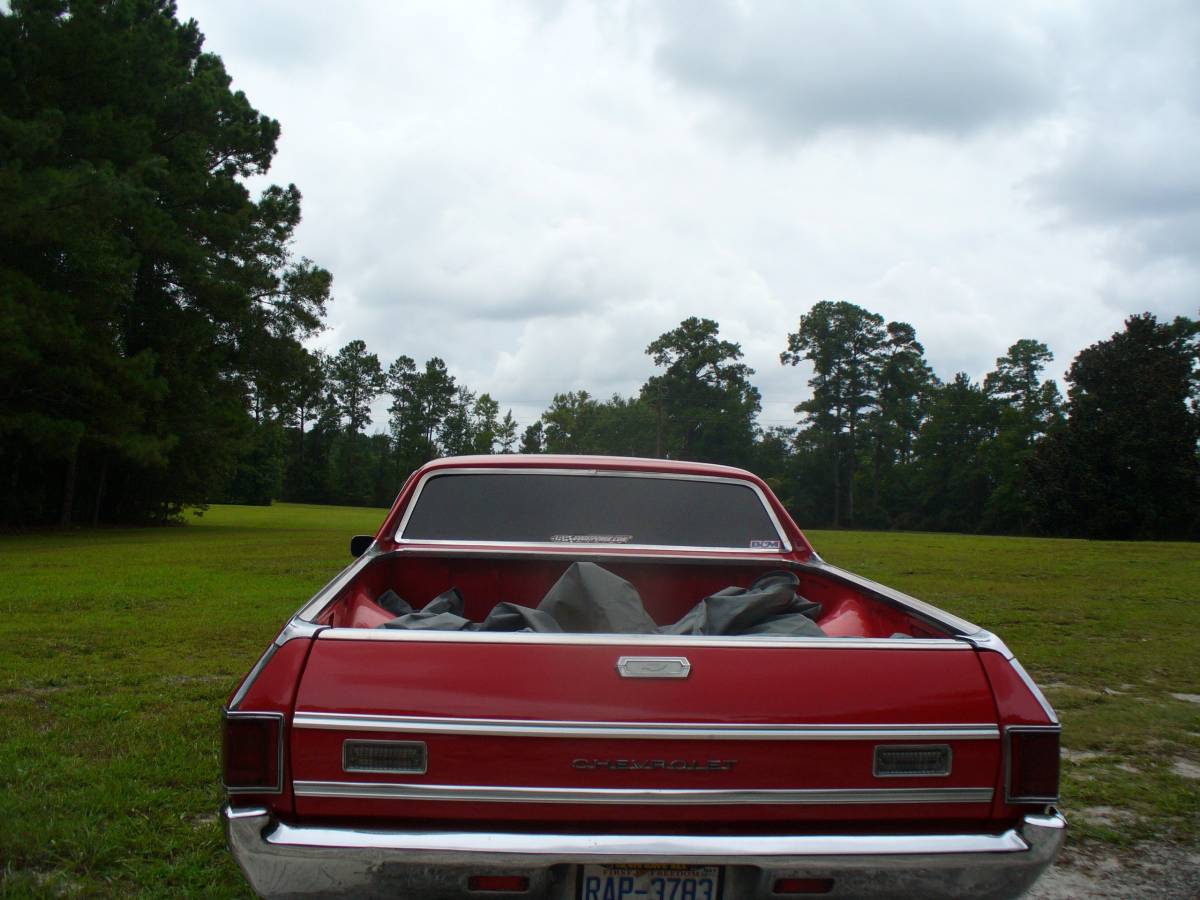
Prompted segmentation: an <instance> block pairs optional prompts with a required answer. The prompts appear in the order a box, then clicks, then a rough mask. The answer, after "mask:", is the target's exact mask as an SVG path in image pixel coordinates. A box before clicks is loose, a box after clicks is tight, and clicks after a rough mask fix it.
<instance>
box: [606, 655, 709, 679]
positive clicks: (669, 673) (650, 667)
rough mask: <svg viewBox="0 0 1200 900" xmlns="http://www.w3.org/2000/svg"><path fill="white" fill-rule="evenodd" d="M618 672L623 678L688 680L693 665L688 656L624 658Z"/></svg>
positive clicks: (621, 658)
mask: <svg viewBox="0 0 1200 900" xmlns="http://www.w3.org/2000/svg"><path fill="white" fill-rule="evenodd" d="M617 671H618V672H619V673H620V674H621V677H622V678H687V677H688V676H689V675H691V674H692V664H691V663H690V662H689V661H688V659H687V657H686V656H622V657H620V658H619V659H618V660H617Z"/></svg>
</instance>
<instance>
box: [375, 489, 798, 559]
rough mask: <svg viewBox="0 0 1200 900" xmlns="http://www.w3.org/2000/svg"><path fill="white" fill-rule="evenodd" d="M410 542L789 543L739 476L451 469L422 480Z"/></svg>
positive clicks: (734, 546)
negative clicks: (708, 478) (707, 477)
mask: <svg viewBox="0 0 1200 900" xmlns="http://www.w3.org/2000/svg"><path fill="white" fill-rule="evenodd" d="M399 537H400V538H401V539H402V540H406V541H454V542H459V541H461V542H472V543H473V542H485V543H496V542H500V543H519V544H549V545H559V546H561V545H589V546H609V545H623V546H633V547H703V548H714V549H723V550H781V549H785V544H784V541H783V538H782V535H781V534H780V532H779V529H778V528H777V527H776V525H775V521H774V519H773V517H772V516H771V515H770V513H769V512H768V511H767V507H766V506H765V504H764V502H763V498H762V497H761V495H760V494H759V493H758V492H757V491H756V490H755V489H754V488H752V487H751V486H750V485H748V484H745V483H743V482H735V481H701V480H696V479H688V478H662V477H654V476H648V477H634V476H629V475H608V474H598V473H590V472H589V473H587V474H550V473H537V472H529V473H503V474H502V473H495V472H489V473H461V472H455V473H446V474H440V475H434V476H432V477H431V478H429V479H428V480H427V481H426V482H425V483H424V485H423V486H422V487H421V489H420V492H419V494H418V496H417V498H416V504H415V506H414V507H413V508H412V511H411V513H409V514H408V516H406V518H405V521H404V522H403V523H402V525H401V529H400V535H399Z"/></svg>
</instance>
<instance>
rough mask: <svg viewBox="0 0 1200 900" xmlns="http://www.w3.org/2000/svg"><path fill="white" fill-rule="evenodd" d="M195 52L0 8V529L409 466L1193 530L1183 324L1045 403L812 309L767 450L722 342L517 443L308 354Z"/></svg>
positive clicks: (808, 521)
mask: <svg viewBox="0 0 1200 900" xmlns="http://www.w3.org/2000/svg"><path fill="white" fill-rule="evenodd" d="M202 45H203V36H202V35H201V33H200V31H199V29H198V27H197V25H196V23H195V22H194V21H188V22H180V21H178V19H177V18H176V17H175V8H174V5H173V3H172V2H170V0H108V2H105V3H95V2H88V0H13V2H12V3H11V4H10V5H9V8H8V10H7V11H5V10H3V9H0V471H3V474H4V478H5V479H6V485H5V488H6V489H5V490H4V491H3V492H0V525H6V526H25V525H40V524H48V523H60V524H72V523H92V524H100V523H107V522H135V521H157V522H162V521H170V520H175V519H178V518H179V517H180V516H181V514H182V513H183V511H184V510H186V509H189V508H203V506H204V505H205V504H207V503H210V502H217V501H232V502H240V503H269V502H271V501H272V500H274V499H285V500H295V501H304V502H319V503H349V504H372V505H386V504H388V503H390V501H391V500H392V498H393V497H394V495H395V493H396V491H397V490H398V488H399V486H400V485H401V484H402V483H403V481H404V479H405V478H406V477H407V475H408V474H409V473H410V472H411V471H412V470H413V469H414V468H415V467H417V466H418V465H420V464H421V463H423V462H424V461H426V460H428V459H432V458H435V457H438V456H443V455H458V454H465V453H508V452H514V451H517V452H525V453H604V454H618V455H634V456H657V457H669V458H673V459H690V460H698V461H710V462H720V463H726V464H730V465H735V466H741V467H744V468H749V469H751V470H753V471H755V472H758V473H759V474H761V475H763V476H764V477H765V478H767V479H768V481H769V482H770V483H771V485H772V486H773V488H774V490H775V491H776V492H777V493H778V494H779V496H780V497H781V498H782V499H783V501H784V502H785V503H786V504H787V505H788V507H789V508H790V509H791V510H792V511H793V512H794V514H795V515H796V518H797V519H798V521H800V522H801V524H803V525H805V526H812V527H815V526H823V525H829V526H833V527H868V528H909V529H912V528H917V529H937V530H956V531H987V532H1000V533H1036V534H1062V535H1081V536H1089V537H1133V538H1140V537H1192V538H1194V537H1196V536H1197V529H1198V524H1197V522H1198V518H1200V516H1198V509H1200V488H1198V485H1200V463H1198V460H1197V443H1198V439H1200V424H1198V423H1200V418H1198V414H1197V386H1198V383H1197V371H1198V365H1197V353H1198V350H1197V347H1198V340H1200V338H1198V326H1197V323H1196V322H1195V321H1193V320H1191V319H1188V318H1182V317H1181V318H1177V319H1175V320H1174V321H1171V322H1160V321H1158V320H1157V319H1156V318H1155V317H1154V316H1152V315H1149V314H1142V315H1135V316H1132V317H1130V318H1129V319H1128V320H1127V321H1126V323H1125V328H1124V330H1123V331H1121V332H1119V333H1117V334H1115V335H1113V336H1112V337H1111V338H1110V339H1108V340H1106V341H1101V342H1099V343H1097V344H1095V345H1093V346H1091V347H1089V348H1087V349H1085V350H1084V351H1082V352H1081V353H1080V354H1079V356H1078V357H1077V358H1076V359H1075V360H1074V362H1073V364H1072V366H1071V367H1070V370H1069V372H1068V375H1067V392H1066V396H1065V398H1064V397H1063V396H1062V395H1061V394H1060V392H1059V390H1058V388H1057V386H1056V385H1055V384H1054V382H1053V381H1052V380H1050V379H1047V378H1045V377H1044V376H1045V370H1046V367H1047V365H1048V364H1049V363H1050V362H1051V361H1052V356H1051V354H1050V351H1049V350H1048V348H1047V347H1046V345H1045V344H1043V343H1041V342H1039V341H1037V340H1034V339H1030V338H1025V339H1022V340H1019V341H1017V342H1016V343H1014V344H1013V345H1012V347H1010V348H1009V350H1008V352H1007V353H1006V354H1005V355H1004V356H1002V357H1001V358H999V359H998V360H997V361H996V366H995V368H994V369H993V370H992V371H991V372H989V373H988V374H987V375H986V376H985V377H984V378H983V379H982V381H980V382H975V381H972V379H971V378H969V377H968V376H967V375H965V374H962V373H959V374H957V375H955V376H954V377H953V378H951V379H949V380H946V381H943V380H942V379H941V378H939V377H938V376H937V375H936V374H935V373H934V372H933V370H932V368H931V366H930V365H929V363H928V361H927V360H926V358H925V351H924V348H923V347H922V345H921V344H920V342H919V341H918V338H917V334H916V331H915V329H914V328H913V327H912V326H911V325H909V324H906V323H903V322H886V321H885V320H884V319H883V318H882V317H881V316H879V315H878V314H876V313H873V312H870V311H869V310H866V309H864V308H862V307H860V306H857V305H855V304H852V303H848V302H844V301H838V302H833V301H823V302H819V303H816V304H815V305H813V306H812V308H811V309H809V310H808V311H807V312H805V313H804V314H803V315H802V316H800V318H799V321H798V324H797V328H796V330H795V331H794V332H792V333H790V334H787V335H784V336H781V341H780V347H781V352H780V363H781V365H784V366H799V365H803V366H804V367H805V368H806V370H807V369H811V372H812V374H811V377H810V378H809V379H808V382H807V385H801V384H799V383H797V389H796V394H797V395H798V396H800V395H805V396H808V399H805V400H803V401H802V402H800V403H799V404H798V405H797V406H796V415H797V418H796V424H795V425H794V426H793V427H773V428H765V429H764V428H762V427H761V426H760V424H759V418H758V417H759V413H760V412H761V397H760V394H759V391H758V389H757V388H756V387H755V386H754V384H753V382H752V380H751V379H752V377H753V376H754V374H755V373H754V371H753V370H752V369H751V368H749V367H748V366H747V365H746V364H745V362H744V361H743V356H742V351H741V348H740V347H739V346H738V345H737V344H736V343H733V342H730V341H727V340H724V339H722V338H721V336H720V334H719V327H718V325H717V323H716V322H714V321H712V320H709V319H702V318H696V317H692V318H688V319H685V320H684V321H683V322H681V323H680V324H679V325H678V327H676V328H674V329H672V330H670V331H668V332H666V333H664V334H662V335H661V336H659V337H658V338H657V339H656V340H654V341H653V342H651V343H650V345H649V346H648V347H647V348H646V353H647V355H648V356H649V357H650V358H651V360H652V361H653V364H654V367H655V368H654V374H652V375H651V376H650V377H649V378H648V379H647V380H646V381H645V383H644V384H642V385H641V387H640V388H639V390H638V391H637V392H636V393H635V394H634V395H632V396H628V397H625V396H620V395H614V396H611V397H608V398H599V397H596V396H593V395H592V394H590V393H589V392H588V391H586V390H570V391H565V392H562V393H558V394H555V395H554V398H553V401H552V402H551V404H550V405H549V407H548V408H547V409H546V410H545V411H544V412H543V414H542V415H541V416H540V417H539V419H538V420H537V421H536V422H535V423H533V424H532V425H530V426H528V427H526V428H524V429H519V428H518V425H517V423H516V420H515V419H514V418H513V415H512V411H511V410H508V411H507V412H506V413H505V414H504V415H503V416H501V414H500V409H501V406H500V403H499V402H498V401H497V399H495V398H494V397H492V396H491V395H490V394H489V393H487V392H477V391H476V390H473V389H472V388H470V387H469V386H467V385H465V384H462V383H461V382H459V381H458V380H457V379H456V378H455V377H454V376H453V375H452V374H451V373H450V372H449V370H448V367H447V365H446V363H445V361H443V360H441V359H439V358H436V357H434V358H431V359H428V360H426V361H425V362H424V363H418V362H417V360H416V359H415V358H412V357H408V356H401V357H399V358H398V359H395V360H390V361H388V362H387V363H386V365H385V363H384V362H383V361H381V360H380V359H379V357H378V356H377V355H376V354H375V353H372V352H371V351H370V350H369V349H368V348H367V346H366V344H365V342H363V341H361V340H353V341H350V342H349V343H347V344H346V346H344V347H342V348H341V349H339V350H337V351H336V352H330V353H323V352H320V351H313V350H311V349H309V348H310V347H311V346H312V344H313V338H314V336H315V335H317V334H318V333H319V332H320V331H321V329H322V328H323V323H324V319H325V315H326V308H327V305H328V303H329V302H330V297H331V284H332V277H331V275H330V273H329V272H328V271H326V270H325V269H324V268H322V267H321V266H319V265H318V264H316V263H315V262H313V261H311V260H308V259H305V258H303V257H297V256H296V254H295V253H294V252H293V249H292V239H293V235H294V233H295V229H296V227H297V226H298V224H299V222H300V202H301V196H300V192H299V190H298V189H297V188H296V187H295V185H287V186H278V185H272V186H268V187H266V188H264V189H263V190H262V191H261V192H260V193H258V194H257V195H256V196H253V195H251V193H250V191H249V190H248V188H247V186H246V184H247V180H248V179H250V178H252V177H255V176H262V175H265V174H266V173H267V172H268V171H269V168H270V165H271V161H272V159H273V157H274V154H275V150H276V142H277V139H278V136H279V123H278V122H276V121H275V120H273V119H271V118H269V117H267V116H265V115H263V114H261V113H259V112H258V111H257V110H255V109H254V108H253V107H252V106H251V104H250V102H249V101H248V100H247V98H246V97H245V95H244V94H242V93H241V92H240V91H235V90H233V89H232V87H231V80H230V77H229V75H228V73H227V72H226V71H225V68H224V66H223V64H222V62H221V60H220V58H219V57H217V56H215V55H213V54H210V53H205V52H203V49H202ZM380 398H384V399H386V401H387V409H388V412H387V421H386V423H383V422H380V423H374V422H372V419H371V417H372V409H373V408H376V403H377V401H378V400H379V399H380ZM372 426H375V427H376V428H386V430H377V431H374V432H373V431H371V430H370V429H371V427H372Z"/></svg>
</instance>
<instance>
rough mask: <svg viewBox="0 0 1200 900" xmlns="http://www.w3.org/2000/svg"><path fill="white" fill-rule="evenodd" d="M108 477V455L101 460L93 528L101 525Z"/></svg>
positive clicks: (93, 508)
mask: <svg viewBox="0 0 1200 900" xmlns="http://www.w3.org/2000/svg"><path fill="white" fill-rule="evenodd" d="M107 477H108V454H107V453H105V454H104V456H102V457H101V458H100V477H99V478H98V479H97V483H96V502H95V503H94V504H93V505H92V527H93V528H95V527H96V526H97V525H99V524H100V505H101V504H102V503H103V502H104V482H105V479H106V478H107Z"/></svg>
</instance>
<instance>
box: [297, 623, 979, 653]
mask: <svg viewBox="0 0 1200 900" xmlns="http://www.w3.org/2000/svg"><path fill="white" fill-rule="evenodd" d="M317 639H318V640H333V641H412V642H415V643H452V644H459V643H463V644H555V645H558V646H563V645H588V646H603V647H638V646H653V647H659V648H661V649H664V650H674V649H676V648H679V647H755V648H761V649H763V650H769V649H776V650H798V649H802V648H804V649H811V650H896V651H906V650H967V651H970V650H971V645H970V644H968V643H966V642H965V641H962V640H956V639H954V638H857V637H845V638H842V637H812V638H792V637H773V636H771V635H763V634H754V635H742V636H733V637H728V636H727V637H707V636H704V635H675V634H559V633H555V634H549V633H537V632H501V631H432V630H413V631H406V630H402V629H399V628H325V629H323V630H322V631H321V632H320V633H319V634H318V635H317Z"/></svg>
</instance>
